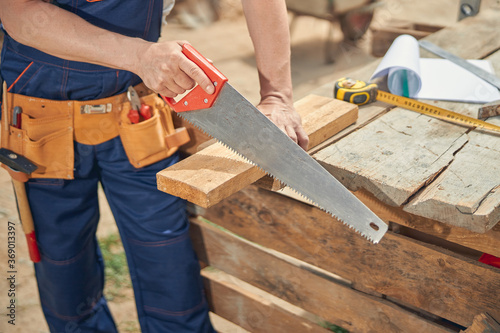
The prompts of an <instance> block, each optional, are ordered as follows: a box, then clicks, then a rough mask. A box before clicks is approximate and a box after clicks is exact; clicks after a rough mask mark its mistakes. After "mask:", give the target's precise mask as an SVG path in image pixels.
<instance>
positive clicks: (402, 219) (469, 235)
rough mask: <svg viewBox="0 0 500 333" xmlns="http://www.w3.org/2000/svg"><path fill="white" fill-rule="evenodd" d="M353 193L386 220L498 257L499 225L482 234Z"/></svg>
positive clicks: (371, 196) (360, 192)
mask: <svg viewBox="0 0 500 333" xmlns="http://www.w3.org/2000/svg"><path fill="white" fill-rule="evenodd" d="M354 195H355V196H356V197H357V198H358V199H359V200H361V201H362V202H363V203H364V204H365V205H366V206H367V207H368V208H370V209H371V210H372V211H373V212H374V213H375V214H377V216H378V217H380V218H381V219H382V220H384V221H386V222H394V223H397V224H400V225H404V226H406V227H410V228H412V229H415V230H418V231H421V232H423V233H426V234H428V235H432V236H436V237H439V238H442V239H444V240H447V241H449V242H452V243H455V244H459V245H462V246H465V247H468V248H470V249H474V250H477V251H480V252H483V253H489V254H492V255H494V256H497V257H500V225H499V224H497V225H496V226H495V227H494V228H492V229H491V230H489V231H488V232H486V233H484V234H479V233H476V232H472V231H470V230H467V229H464V228H460V227H455V226H452V225H449V224H446V223H442V222H438V221H434V220H430V219H427V218H423V217H421V216H418V215H414V214H410V213H408V212H406V211H404V210H403V208H401V207H392V206H389V205H387V204H384V203H383V202H381V201H380V200H378V199H377V198H375V196H374V195H373V194H371V193H369V192H368V191H366V190H359V191H356V192H354Z"/></svg>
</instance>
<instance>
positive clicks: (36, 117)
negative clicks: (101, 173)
mask: <svg viewBox="0 0 500 333" xmlns="http://www.w3.org/2000/svg"><path fill="white" fill-rule="evenodd" d="M4 96H5V97H6V101H4V102H3V103H2V119H1V133H2V135H1V140H0V141H1V143H0V145H1V147H2V148H6V149H9V150H12V151H13V152H15V153H16V154H19V155H22V156H24V157H26V158H27V159H28V160H30V161H31V162H32V163H34V164H35V165H36V166H37V167H38V169H37V170H36V171H35V172H33V173H32V174H31V175H30V177H31V178H62V179H73V167H74V148H73V122H72V120H73V119H72V107H71V106H70V105H68V103H66V102H60V101H51V100H43V99H39V98H33V97H28V96H23V95H18V94H12V93H7V94H4ZM15 106H19V107H21V108H22V113H21V127H20V128H17V127H15V126H13V123H14V122H13V109H14V107H15ZM6 168H7V167H6Z"/></svg>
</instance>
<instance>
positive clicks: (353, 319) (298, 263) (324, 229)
mask: <svg viewBox="0 0 500 333" xmlns="http://www.w3.org/2000/svg"><path fill="white" fill-rule="evenodd" d="M204 218H206V220H205V219H204ZM204 218H198V219H194V220H193V221H192V230H191V233H192V239H193V242H194V244H195V248H196V252H197V254H198V256H199V258H200V260H201V261H202V262H204V263H206V264H207V265H210V266H212V267H215V268H217V269H219V270H221V271H223V272H225V273H227V274H230V275H231V276H234V277H236V278H238V279H241V280H243V281H245V282H247V283H249V284H251V285H253V286H255V287H257V288H260V289H262V290H264V291H266V292H267V293H270V294H272V295H274V296H276V297H279V298H281V299H282V300H284V301H286V302H289V303H291V304H293V305H295V306H297V307H300V308H302V309H304V310H305V311H307V312H310V313H312V314H314V315H316V316H317V318H321V319H322V320H324V321H326V322H329V323H333V324H335V325H338V326H340V327H343V328H345V329H347V330H348V331H349V332H419V333H420V332H458V331H459V330H461V329H465V328H467V327H469V326H470V325H472V322H473V320H474V316H475V315H476V314H480V313H489V314H491V315H492V316H493V317H495V318H498V317H500V306H499V301H498V292H497V290H498V289H499V288H500V270H499V269H497V268H494V267H491V266H487V265H484V264H482V263H479V262H477V261H476V260H472V259H471V258H470V256H467V255H464V254H461V253H460V252H454V251H449V250H447V249H445V248H442V247H439V246H436V245H435V244H432V243H430V242H427V243H426V242H423V241H419V240H417V239H416V238H412V237H410V236H407V235H402V234H400V233H398V230H397V228H395V229H396V230H394V231H389V232H388V234H386V236H385V237H384V240H383V241H382V242H381V244H378V245H373V244H371V243H370V242H367V241H366V240H365V239H363V238H361V237H359V236H358V235H357V234H356V233H355V232H353V231H351V230H350V229H348V228H345V227H344V226H343V225H342V224H341V223H340V222H338V221H336V220H335V219H333V218H332V217H331V216H330V215H328V214H326V213H324V212H322V211H320V210H319V209H317V208H315V207H312V206H309V205H307V204H305V203H300V202H297V201H296V200H294V199H291V198H288V197H285V196H283V195H280V194H277V193H273V192H271V191H267V190H264V189H260V188H258V187H256V186H253V185H252V186H250V187H247V188H245V189H244V190H242V191H240V192H238V193H236V194H234V195H232V196H231V197H229V198H228V199H226V200H224V201H222V202H220V203H219V204H217V205H215V206H213V207H211V208H209V209H208V210H207V211H206V212H205V213H204ZM207 221H212V222H214V223H216V224H213V223H211V222H207ZM499 229H500V228H494V229H493V230H492V231H490V233H491V234H494V237H497V238H496V239H499V238H498V235H499V233H500V230H499ZM205 278H206V279H208V280H211V278H210V277H207V276H205ZM211 283H212V282H210V281H207V284H208V285H210V284H211ZM232 292H234V291H232ZM242 294H244V295H239V297H248V298H250V299H253V296H252V295H251V294H249V293H248V292H244V293H242ZM211 295H212V297H213V294H211ZM247 301H248V300H247ZM212 302H215V303H212V305H213V304H219V305H218V306H217V307H214V311H215V312H216V313H217V314H218V315H220V316H222V317H224V318H226V319H229V320H231V321H234V322H235V323H236V324H238V325H240V326H243V327H245V328H246V329H248V330H250V331H253V332H265V331H267V330H265V329H264V328H265V327H266V325H267V324H264V322H263V324H262V325H263V326H262V327H251V326H248V325H249V324H248V323H246V322H247V321H248V320H249V317H248V316H247V315H248V313H247V314H245V311H246V310H245V307H243V308H241V309H240V310H238V311H242V312H241V313H239V315H237V314H235V313H233V312H234V311H236V310H237V309H235V306H234V304H235V303H234V302H235V301H234V296H227V297H226V296H224V295H220V294H218V295H217V300H215V301H212ZM238 302H239V301H238ZM264 303H265V302H264ZM221 304H225V306H222V305H221ZM238 304H239V303H238ZM228 308H229V309H228ZM228 311H229V312H231V313H226V312H228ZM262 311H263V310H262ZM264 313H268V312H266V311H264ZM275 314H276V316H277V317H276V318H275V317H274V315H275ZM278 314H279V316H281V315H282V314H281V312H280V311H277V312H276V313H274V312H273V311H271V312H270V313H269V318H268V320H269V322H273V321H274V320H275V319H276V320H279V319H278V318H279V316H278ZM266 323H268V321H266ZM310 324H311V325H316V326H317V324H316V323H314V322H311V323H310ZM293 325H295V324H293ZM293 325H292V326H284V327H281V328H280V329H271V330H270V331H272V332H288V331H290V329H292V330H291V331H293V327H294V326H293ZM301 325H302V324H301ZM286 327H287V328H288V330H287V329H285V328H286ZM266 329H267V328H266ZM297 332H300V330H299V331H297Z"/></svg>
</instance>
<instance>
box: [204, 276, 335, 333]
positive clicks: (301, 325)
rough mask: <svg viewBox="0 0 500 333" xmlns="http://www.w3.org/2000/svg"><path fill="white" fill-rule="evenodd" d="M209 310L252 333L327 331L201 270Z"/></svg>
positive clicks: (229, 278)
mask: <svg viewBox="0 0 500 333" xmlns="http://www.w3.org/2000/svg"><path fill="white" fill-rule="evenodd" d="M201 275H202V276H203V277H204V284H205V290H206V292H207V298H208V302H209V304H210V310H212V311H213V312H214V313H216V314H218V315H219V316H221V317H223V318H226V319H227V320H229V321H231V322H233V323H235V324H237V325H239V326H241V327H243V328H244V329H246V330H249V331H251V332H263V333H265V332H269V333H275V332H291V331H293V330H296V331H298V332H311V333H327V332H329V331H328V330H326V329H324V328H322V327H320V326H319V325H317V324H315V323H313V322H310V321H308V320H306V319H304V318H302V317H300V316H299V315H297V314H295V313H293V312H291V311H289V310H288V309H285V308H283V307H281V306H280V304H279V303H277V302H276V301H275V300H274V299H273V298H272V297H263V296H261V295H259V294H256V292H257V291H256V290H255V288H251V287H250V286H248V285H247V284H246V283H244V282H242V281H240V280H238V279H236V278H234V277H232V276H230V275H228V274H226V273H224V272H221V271H219V270H216V269H214V268H212V267H206V268H204V269H203V270H202V272H201Z"/></svg>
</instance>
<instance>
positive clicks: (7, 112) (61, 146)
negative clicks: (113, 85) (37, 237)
mask: <svg viewBox="0 0 500 333" xmlns="http://www.w3.org/2000/svg"><path fill="white" fill-rule="evenodd" d="M134 88H135V89H136V91H137V93H138V95H139V96H140V99H141V102H142V103H144V104H147V105H149V106H150V107H151V110H152V117H151V118H149V119H147V120H144V121H141V122H139V123H137V124H132V123H131V121H130V120H129V118H128V117H127V115H128V112H129V111H130V109H131V103H130V102H129V100H128V98H127V94H126V93H123V94H120V95H116V96H112V97H108V98H103V99H98V100H92V101H55V100H47V99H40V98H35V97H29V96H24V95H19V94H12V93H7V94H5V92H4V99H6V100H4V101H3V103H2V119H1V140H0V141H1V145H0V146H1V147H2V148H7V149H10V150H12V151H13V152H15V153H16V154H19V155H22V156H24V157H26V158H27V159H29V160H30V161H32V162H33V163H34V164H35V165H37V166H38V169H37V170H36V171H35V172H33V173H32V174H31V175H30V176H31V177H32V178H60V179H73V177H74V176H73V169H74V144H73V141H76V142H79V143H82V144H86V145H98V144H100V143H103V142H106V141H108V140H111V139H113V138H115V137H117V136H120V139H121V141H122V143H123V147H124V149H125V152H126V154H127V157H128V159H129V161H130V163H131V164H132V165H133V166H134V167H136V168H141V167H144V166H147V165H150V164H153V163H155V162H158V161H160V160H162V159H165V158H167V157H169V156H170V155H172V154H173V153H175V152H176V151H177V149H178V147H179V146H181V145H183V144H185V143H187V142H189V134H188V132H187V130H186V128H184V127H182V128H178V129H175V128H174V124H173V121H172V113H171V109H170V108H169V107H168V105H166V104H165V103H164V101H163V100H162V99H161V98H159V97H158V95H157V94H155V93H153V92H152V91H151V90H149V89H147V88H146V86H145V85H144V84H140V85H138V86H136V87H134ZM16 106H19V107H21V109H22V113H21V119H20V120H21V122H20V124H21V125H20V126H18V127H19V128H17V127H16V126H13V123H12V120H13V116H14V115H13V109H14V107H16ZM7 169H8V168H7Z"/></svg>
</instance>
